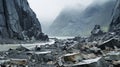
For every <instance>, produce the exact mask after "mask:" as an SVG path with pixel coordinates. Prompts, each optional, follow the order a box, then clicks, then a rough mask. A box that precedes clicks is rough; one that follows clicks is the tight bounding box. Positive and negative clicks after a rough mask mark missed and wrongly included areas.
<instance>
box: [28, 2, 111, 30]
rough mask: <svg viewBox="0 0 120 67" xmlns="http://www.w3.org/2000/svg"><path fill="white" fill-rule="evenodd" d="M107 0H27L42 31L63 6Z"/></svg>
mask: <svg viewBox="0 0 120 67" xmlns="http://www.w3.org/2000/svg"><path fill="white" fill-rule="evenodd" d="M106 1H109V0H99V1H98V0H97V1H96V0H82V1H81V0H69V1H68V0H28V2H29V5H30V7H31V8H32V9H33V11H34V12H35V13H36V15H37V18H38V19H39V21H40V23H41V25H42V29H43V31H45V30H46V29H47V28H48V27H49V26H50V25H51V24H52V23H53V21H54V20H55V19H56V17H57V16H58V15H59V14H60V12H61V11H62V10H63V9H65V8H80V9H81V10H82V9H84V8H86V7H88V6H90V5H92V4H96V3H97V4H102V3H104V2H106Z"/></svg>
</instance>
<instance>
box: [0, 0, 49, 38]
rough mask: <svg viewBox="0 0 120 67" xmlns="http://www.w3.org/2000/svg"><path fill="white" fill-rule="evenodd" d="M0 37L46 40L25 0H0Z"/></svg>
mask: <svg viewBox="0 0 120 67" xmlns="http://www.w3.org/2000/svg"><path fill="white" fill-rule="evenodd" d="M0 37H2V38H10V39H19V40H31V39H32V38H33V37H34V38H35V39H36V40H48V36H47V35H44V34H43V33H42V30H41V25H40V23H39V21H38V19H37V18H36V15H35V13H34V12H33V10H32V9H31V8H30V6H29V4H28V2H27V0H11V1H8V0H0Z"/></svg>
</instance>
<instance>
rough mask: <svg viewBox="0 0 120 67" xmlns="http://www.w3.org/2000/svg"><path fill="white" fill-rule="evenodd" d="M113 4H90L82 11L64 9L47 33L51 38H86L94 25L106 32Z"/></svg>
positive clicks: (109, 2)
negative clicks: (79, 36)
mask: <svg viewBox="0 0 120 67" xmlns="http://www.w3.org/2000/svg"><path fill="white" fill-rule="evenodd" d="M115 2H116V1H115V0H110V1H107V2H105V3H104V4H91V5H90V6H89V7H87V8H86V9H84V10H81V9H74V8H68V9H64V10H63V11H62V12H61V13H60V14H59V16H58V17H57V18H56V19H55V20H54V22H53V24H52V25H51V26H50V28H49V29H48V31H47V33H48V34H49V35H51V36H77V35H81V36H87V35H90V31H91V30H92V29H93V27H94V25H96V24H97V25H101V26H102V28H103V29H104V30H106V29H107V28H108V25H109V22H110V18H111V13H112V10H113V7H114V5H115Z"/></svg>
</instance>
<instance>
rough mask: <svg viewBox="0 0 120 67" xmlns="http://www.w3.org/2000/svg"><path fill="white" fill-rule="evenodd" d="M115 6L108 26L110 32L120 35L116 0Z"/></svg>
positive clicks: (119, 2) (118, 1) (118, 7)
mask: <svg viewBox="0 0 120 67" xmlns="http://www.w3.org/2000/svg"><path fill="white" fill-rule="evenodd" d="M116 3H117V4H116V6H115V8H114V11H113V14H112V22H111V24H110V29H109V31H110V32H116V34H120V0H117V2H116Z"/></svg>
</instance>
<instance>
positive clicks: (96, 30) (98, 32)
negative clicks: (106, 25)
mask: <svg viewBox="0 0 120 67" xmlns="http://www.w3.org/2000/svg"><path fill="white" fill-rule="evenodd" d="M103 33H104V32H103V31H102V30H101V27H100V25H95V27H94V29H93V30H92V31H91V34H92V35H96V36H97V35H102V34H103Z"/></svg>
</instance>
